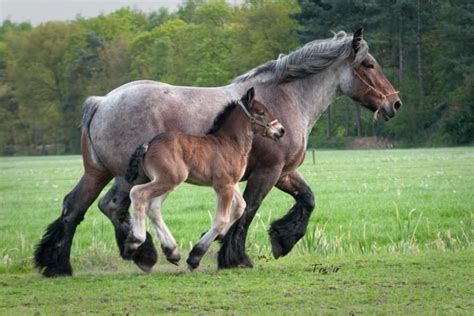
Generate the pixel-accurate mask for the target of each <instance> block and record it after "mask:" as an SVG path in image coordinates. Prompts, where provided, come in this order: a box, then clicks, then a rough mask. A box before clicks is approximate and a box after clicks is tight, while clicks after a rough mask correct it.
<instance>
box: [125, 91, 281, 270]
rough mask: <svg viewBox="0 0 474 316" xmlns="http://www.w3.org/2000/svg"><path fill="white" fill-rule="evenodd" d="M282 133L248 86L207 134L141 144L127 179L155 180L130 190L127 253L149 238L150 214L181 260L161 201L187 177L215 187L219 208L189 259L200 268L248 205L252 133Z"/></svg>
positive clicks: (169, 253) (171, 253)
mask: <svg viewBox="0 0 474 316" xmlns="http://www.w3.org/2000/svg"><path fill="white" fill-rule="evenodd" d="M267 122H270V123H267ZM283 133H284V129H283V126H282V125H281V124H280V123H279V122H278V121H277V120H276V119H274V118H273V117H272V116H271V115H270V114H269V113H268V110H267V108H266V107H265V106H264V105H263V104H262V103H260V102H258V101H256V100H254V89H253V88H250V89H249V90H248V91H247V94H246V95H245V96H243V97H242V99H241V100H239V101H238V102H231V103H229V104H228V105H227V107H225V108H224V110H223V111H222V112H221V113H220V114H219V115H218V116H217V117H216V119H215V120H214V125H213V127H212V128H211V129H210V130H209V132H208V134H207V135H206V136H191V135H187V134H182V133H178V132H168V133H162V134H158V135H157V136H155V138H153V140H152V141H151V142H150V143H149V144H144V145H142V146H140V147H139V148H138V149H137V150H136V152H135V153H134V154H133V156H132V158H131V160H130V164H129V169H128V171H127V180H128V181H129V182H130V183H131V184H133V182H134V181H135V180H136V178H137V176H138V174H142V175H143V174H144V175H146V177H148V178H149V179H150V180H151V181H150V182H148V183H145V184H139V185H135V186H134V187H133V188H132V190H131V191H130V199H131V200H132V207H133V213H132V229H131V231H130V234H129V236H128V238H127V240H126V244H125V250H126V252H127V253H131V252H133V251H134V250H135V249H137V248H138V247H139V246H140V245H141V244H142V243H143V242H144V241H145V238H146V231H145V213H146V214H147V215H148V217H149V219H150V220H151V222H152V224H153V226H154V227H155V229H156V234H157V236H158V239H159V240H160V242H161V248H162V249H163V252H164V253H165V255H166V258H167V260H168V261H170V262H171V263H174V264H177V262H178V261H179V260H180V258H181V256H180V254H179V251H178V249H177V245H176V241H175V239H174V237H173V236H172V234H171V233H170V231H169V229H168V227H167V226H166V224H165V222H164V221H163V218H162V216H161V205H162V203H163V201H164V200H165V198H166V196H167V195H168V194H169V192H171V191H173V190H174V189H175V188H176V187H177V186H178V185H179V184H180V183H182V182H184V181H186V182H189V183H193V184H198V185H204V186H212V187H213V189H214V191H215V192H216V195H217V209H216V214H215V217H214V219H213V222H212V226H211V229H210V230H209V231H208V232H207V233H205V234H204V235H203V236H202V237H201V239H200V240H199V241H198V243H197V244H196V245H195V246H194V247H193V249H192V251H191V253H190V254H189V258H188V260H187V263H188V266H189V268H190V269H191V270H193V269H195V268H197V267H198V266H199V262H200V261H201V258H202V257H203V256H204V254H205V253H206V251H207V250H208V248H209V246H210V245H211V243H212V242H213V241H214V240H215V239H216V238H219V237H221V236H223V235H224V234H225V233H226V232H227V230H228V229H229V228H230V226H231V225H232V224H233V223H234V222H235V221H236V220H238V219H239V218H240V216H241V215H242V213H243V211H244V209H245V200H244V199H243V198H242V195H241V194H240V191H239V186H238V183H239V180H240V179H241V178H242V176H243V174H244V172H245V167H246V165H247V158H248V154H249V152H250V149H251V147H252V141H253V137H254V135H255V134H261V135H262V136H264V137H268V138H272V139H273V140H278V139H280V138H281V137H282V136H283Z"/></svg>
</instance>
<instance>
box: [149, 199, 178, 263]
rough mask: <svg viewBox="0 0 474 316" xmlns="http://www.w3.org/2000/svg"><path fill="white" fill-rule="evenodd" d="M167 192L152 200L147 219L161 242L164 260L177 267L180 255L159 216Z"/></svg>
mask: <svg viewBox="0 0 474 316" xmlns="http://www.w3.org/2000/svg"><path fill="white" fill-rule="evenodd" d="M168 194H169V192H167V193H165V194H163V195H162V196H158V197H156V198H154V199H153V200H152V201H151V203H150V207H149V208H148V212H147V215H148V218H149V219H150V220H151V222H152V224H153V226H154V227H155V230H156V235H157V236H158V239H159V240H160V242H161V249H162V250H163V252H164V253H165V255H166V259H167V260H168V261H169V262H171V263H172V264H175V265H178V262H179V260H180V259H181V255H180V253H179V251H178V247H177V244H176V240H175V239H174V237H173V235H172V234H171V232H170V231H169V229H168V226H166V223H165V221H164V220H163V216H162V215H161V206H162V205H163V202H164V201H165V199H166V197H167V196H168Z"/></svg>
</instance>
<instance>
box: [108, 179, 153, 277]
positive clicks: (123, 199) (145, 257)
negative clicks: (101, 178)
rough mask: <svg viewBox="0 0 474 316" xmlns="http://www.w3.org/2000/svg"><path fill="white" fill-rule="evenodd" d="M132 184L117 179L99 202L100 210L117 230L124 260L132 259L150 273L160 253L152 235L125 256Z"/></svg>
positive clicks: (118, 242) (147, 235)
mask: <svg viewBox="0 0 474 316" xmlns="http://www.w3.org/2000/svg"><path fill="white" fill-rule="evenodd" d="M130 189H131V186H130V184H129V183H128V182H127V181H125V179H124V178H122V177H116V178H115V182H114V184H113V186H112V188H111V189H110V190H109V191H108V192H107V194H105V196H104V197H103V198H102V199H101V200H100V202H99V209H100V210H101V211H102V213H104V214H105V215H106V216H107V217H108V218H109V219H110V221H111V222H112V224H113V225H114V228H115V239H116V241H117V246H118V248H119V251H120V255H121V256H122V258H124V259H128V260H130V259H132V260H133V261H134V262H135V264H136V265H137V266H138V267H139V268H140V269H142V270H144V271H149V270H150V269H151V268H152V267H153V266H154V265H155V263H156V261H157V260H158V253H157V252H156V249H155V246H154V245H153V241H152V238H151V235H150V234H149V233H147V234H146V240H145V242H144V243H143V244H141V245H140V247H138V249H137V250H136V251H134V252H132V253H128V254H127V256H126V255H125V252H124V249H125V240H126V239H127V236H128V234H129V232H130V214H129V212H128V208H129V206H130Z"/></svg>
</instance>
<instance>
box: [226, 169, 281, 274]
mask: <svg viewBox="0 0 474 316" xmlns="http://www.w3.org/2000/svg"><path fill="white" fill-rule="evenodd" d="M280 174H281V166H276V167H273V168H269V169H268V168H267V169H264V168H258V171H254V172H253V173H252V174H251V175H250V177H249V178H248V181H247V187H246V188H245V191H244V199H245V202H247V206H246V208H245V211H244V214H243V215H242V217H240V219H239V220H237V221H236V222H235V223H234V225H232V227H231V228H230V229H229V231H228V232H227V234H226V235H225V236H224V238H222V241H221V242H222V246H221V249H220V250H219V253H218V256H217V263H218V267H219V269H223V268H234V267H252V261H251V260H250V258H249V256H248V255H247V254H246V253H245V240H246V238H247V232H248V229H249V226H250V223H251V222H252V220H253V218H254V216H255V213H256V212H257V209H258V208H259V207H260V204H261V203H262V201H263V199H264V198H265V196H267V194H268V192H270V190H271V189H272V187H273V186H274V185H275V183H276V182H277V180H278V178H279V177H280Z"/></svg>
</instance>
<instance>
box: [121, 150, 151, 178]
mask: <svg viewBox="0 0 474 316" xmlns="http://www.w3.org/2000/svg"><path fill="white" fill-rule="evenodd" d="M147 150H148V143H145V144H143V145H140V146H138V148H137V149H136V150H135V152H134V153H133V154H132V157H130V161H129V162H128V168H127V172H126V173H125V179H126V180H127V182H128V183H130V184H133V183H134V182H135V180H137V178H138V175H139V174H140V170H141V169H142V162H143V158H145V154H146V152H147Z"/></svg>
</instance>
